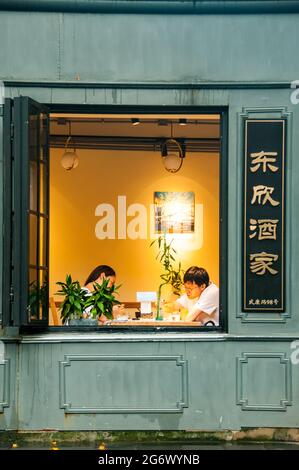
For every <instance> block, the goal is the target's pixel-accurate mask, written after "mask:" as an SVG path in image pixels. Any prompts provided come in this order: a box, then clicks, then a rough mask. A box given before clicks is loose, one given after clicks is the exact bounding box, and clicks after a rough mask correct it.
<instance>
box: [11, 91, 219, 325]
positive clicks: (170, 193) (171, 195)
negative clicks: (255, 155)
mask: <svg viewBox="0 0 299 470" xmlns="http://www.w3.org/2000/svg"><path fill="white" fill-rule="evenodd" d="M5 109H6V110H5V116H6V118H5V122H6V126H7V129H8V125H9V124H10V123H11V124H12V127H11V126H10V131H11V129H13V134H10V135H11V138H10V139H7V142H6V150H5V154H6V165H5V168H6V178H5V180H6V182H5V188H6V189H5V194H6V198H7V200H6V227H7V228H6V232H5V233H6V234H5V246H6V249H5V256H6V263H5V265H6V275H5V279H6V283H5V286H4V289H5V293H6V295H5V299H6V300H5V306H4V307H5V311H6V324H8V323H9V324H13V325H29V324H33V325H34V324H35V325H41V326H48V325H49V326H53V325H54V326H63V323H62V322H61V319H60V307H61V301H62V298H61V297H59V296H57V291H58V289H59V287H58V286H57V284H56V283H57V281H65V278H66V275H67V274H71V275H72V279H73V280H78V281H79V283H80V284H81V286H84V284H85V281H86V279H87V277H88V275H89V273H90V272H91V271H92V270H93V268H95V267H96V266H98V265H108V266H111V267H112V268H113V269H114V270H115V271H116V274H117V281H116V284H121V287H120V289H119V296H118V299H119V300H120V302H121V303H122V304H124V309H123V310H122V311H121V312H120V313H119V314H118V315H117V314H114V318H113V321H112V322H109V324H108V326H109V327H111V326H113V327H114V326H115V327H122V328H123V327H126V328H127V327H128V328H130V327H131V326H132V327H133V326H134V327H135V326H139V325H140V326H149V327H157V326H158V327H161V326H162V327H163V326H165V327H166V328H168V327H170V328H172V327H176V328H179V327H188V328H192V327H198V326H200V325H201V324H200V323H199V322H196V321H195V322H194V321H193V322H190V321H186V316H187V313H188V311H187V310H188V309H187V308H186V307H187V306H186V307H183V306H182V307H178V305H177V304H174V301H175V300H176V299H177V298H178V297H176V296H174V295H173V289H172V287H173V286H171V285H167V286H165V287H163V288H162V290H161V298H160V301H161V303H160V309H161V310H160V311H161V314H162V315H160V318H159V322H157V320H156V315H157V313H156V306H155V305H154V303H152V304H151V313H150V312H146V311H145V310H143V309H141V318H139V320H136V312H137V311H138V310H140V297H138V296H137V293H140V292H141V293H145V296H146V295H147V294H146V293H148V292H157V291H158V289H159V285H160V284H162V283H163V277H162V278H161V275H162V276H163V275H164V274H165V272H164V268H163V265H162V264H163V263H160V262H159V257H158V259H156V258H157V255H158V252H159V249H158V243H154V244H153V245H152V246H151V244H152V242H154V241H155V240H156V239H157V238H159V237H164V236H165V238H166V241H167V243H171V244H172V245H171V246H172V247H173V248H174V249H175V253H172V254H173V257H174V259H172V267H173V268H174V270H178V268H179V265H181V268H182V272H181V273H180V274H181V277H182V278H183V272H184V271H186V270H187V269H188V268H189V267H190V266H200V267H204V268H205V269H206V271H207V272H208V274H209V276H210V280H211V281H212V282H213V283H215V284H216V285H217V286H220V288H221V296H220V307H219V311H220V327H223V326H224V327H225V321H224V316H223V314H222V311H223V305H224V304H225V289H224V286H223V285H221V279H223V274H224V273H225V263H226V260H225V257H223V256H222V257H221V256H220V253H221V252H222V253H224V250H223V247H224V246H225V244H226V230H225V228H224V225H225V217H224V213H225V210H226V196H225V188H226V183H225V179H226V177H225V171H226V164H225V158H224V157H225V148H224V139H223V138H222V137H223V135H224V134H225V132H226V128H225V126H226V121H225V112H224V111H222V110H220V111H219V110H217V111H215V110H205V111H204V112H203V111H200V110H198V111H197V112H196V113H195V112H194V111H193V110H192V113H190V112H189V113H188V112H184V113H183V112H180V110H179V109H177V110H176V112H175V113H174V112H173V111H172V110H169V112H165V111H164V110H163V111H164V112H163V113H162V112H161V111H162V110H161V109H155V110H154V111H151V112H149V111H148V109H147V110H146V111H144V110H143V109H141V108H138V109H137V108H136V109H134V110H131V112H128V110H126V111H122V109H121V107H118V113H115V112H114V113H111V110H109V112H108V111H105V110H104V108H103V107H102V108H101V109H99V110H96V111H97V112H94V109H93V113H90V112H89V113H88V108H87V107H86V109H84V110H83V109H81V110H80V114H79V113H78V112H76V113H74V112H71V113H70V112H63V111H61V110H60V112H59V113H57V112H56V113H55V112H50V110H49V109H47V108H46V107H45V106H43V105H40V104H38V103H36V102H34V101H32V100H31V99H29V98H25V97H21V98H16V99H15V100H13V101H9V100H8V101H7V103H6V108H5ZM169 170H172V171H169ZM10 190H11V191H10ZM8 221H9V223H8ZM10 240H12V243H10ZM160 256H161V255H160ZM179 288H180V290H181V295H183V294H184V286H183V284H181V285H180V286H179ZM189 292H191V290H189ZM187 293H188V292H187ZM138 295H139V296H140V294H138ZM142 295H143V294H141V298H142ZM191 297H192V295H191ZM49 299H50V302H49ZM165 304H167V307H166V308H165ZM171 305H172V306H171ZM143 308H144V306H143ZM137 316H138V315H137ZM161 317H162V318H163V320H161ZM215 323H216V326H217V325H218V321H216V322H215Z"/></svg>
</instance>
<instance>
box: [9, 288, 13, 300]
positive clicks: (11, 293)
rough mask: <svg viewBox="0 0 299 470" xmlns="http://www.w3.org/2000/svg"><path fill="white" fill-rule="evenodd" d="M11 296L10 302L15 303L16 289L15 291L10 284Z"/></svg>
mask: <svg viewBox="0 0 299 470" xmlns="http://www.w3.org/2000/svg"><path fill="white" fill-rule="evenodd" d="M9 298H10V302H11V303H13V301H14V291H13V287H12V286H10V293H9Z"/></svg>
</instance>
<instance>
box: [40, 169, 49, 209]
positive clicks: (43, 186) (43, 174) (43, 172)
mask: <svg viewBox="0 0 299 470" xmlns="http://www.w3.org/2000/svg"><path fill="white" fill-rule="evenodd" d="M39 171H40V175H39V177H40V183H39V184H40V188H39V191H40V192H39V197H40V199H39V211H40V212H41V213H42V214H47V212H48V211H47V168H46V165H45V164H44V163H42V162H41V163H40V167H39Z"/></svg>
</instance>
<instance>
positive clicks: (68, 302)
mask: <svg viewBox="0 0 299 470" xmlns="http://www.w3.org/2000/svg"><path fill="white" fill-rule="evenodd" d="M56 284H58V285H59V286H60V287H61V289H60V290H59V291H58V292H57V294H58V295H63V296H64V300H63V302H62V306H61V312H60V317H61V319H62V323H65V322H66V320H67V319H70V320H73V319H79V318H83V313H84V309H85V307H86V302H87V292H86V291H85V290H84V289H82V288H81V286H80V283H79V282H78V281H73V280H72V277H71V275H70V274H68V275H67V276H66V281H65V282H56Z"/></svg>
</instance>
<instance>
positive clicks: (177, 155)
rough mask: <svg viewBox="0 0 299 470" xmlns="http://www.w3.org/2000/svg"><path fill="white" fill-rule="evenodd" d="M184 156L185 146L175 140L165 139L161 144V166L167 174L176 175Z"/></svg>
mask: <svg viewBox="0 0 299 470" xmlns="http://www.w3.org/2000/svg"><path fill="white" fill-rule="evenodd" d="M185 155H186V152H185V145H184V144H181V143H180V142H178V141H177V140H176V139H173V138H171V139H167V140H165V141H164V142H163V143H162V144H161V156H162V160H163V165H164V168H165V170H167V171H169V173H177V172H178V171H179V170H180V169H181V168H182V164H183V159H184V158H185Z"/></svg>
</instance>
